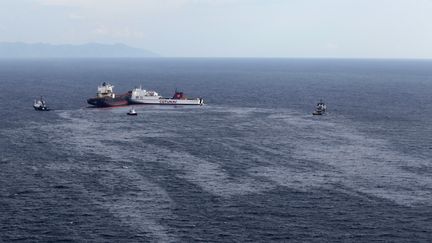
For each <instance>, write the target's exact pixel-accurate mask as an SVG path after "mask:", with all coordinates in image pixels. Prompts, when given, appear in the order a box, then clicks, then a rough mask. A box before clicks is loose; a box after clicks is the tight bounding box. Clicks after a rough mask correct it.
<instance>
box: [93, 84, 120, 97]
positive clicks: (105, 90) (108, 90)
mask: <svg viewBox="0 0 432 243" xmlns="http://www.w3.org/2000/svg"><path fill="white" fill-rule="evenodd" d="M113 88H114V85H112V84H109V83H106V82H103V83H102V85H99V86H98V91H97V94H96V97H97V98H103V97H110V98H115V94H114V92H113Z"/></svg>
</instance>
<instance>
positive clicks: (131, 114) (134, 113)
mask: <svg viewBox="0 0 432 243" xmlns="http://www.w3.org/2000/svg"><path fill="white" fill-rule="evenodd" d="M126 114H127V115H128V116H137V115H138V113H137V112H136V111H135V109H134V108H132V109H130V110H129V112H128V113H126Z"/></svg>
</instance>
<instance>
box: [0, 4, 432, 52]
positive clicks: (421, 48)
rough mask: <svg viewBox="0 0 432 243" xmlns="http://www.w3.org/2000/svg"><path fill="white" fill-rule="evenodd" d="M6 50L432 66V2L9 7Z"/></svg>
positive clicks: (2, 15)
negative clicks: (50, 47) (52, 47)
mask: <svg viewBox="0 0 432 243" xmlns="http://www.w3.org/2000/svg"><path fill="white" fill-rule="evenodd" d="M0 42H29V43H34V42H44V43H52V44H83V43H88V42H97V43H105V44H112V43H124V44H127V45H130V46H133V47H138V48H143V49H147V50H150V51H153V52H156V53H158V54H160V55H162V56H166V57H300V58H310V57H318V58H326V57H330V58H432V0H0Z"/></svg>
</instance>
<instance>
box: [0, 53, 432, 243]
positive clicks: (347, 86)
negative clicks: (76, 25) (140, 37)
mask: <svg viewBox="0 0 432 243" xmlns="http://www.w3.org/2000/svg"><path fill="white" fill-rule="evenodd" d="M104 81H107V82H110V83H112V84H114V85H115V86H116V87H115V92H117V93H122V92H126V91H128V90H130V89H132V88H133V87H134V86H139V85H142V87H143V88H146V89H154V90H156V91H158V92H159V93H160V94H162V95H163V96H171V95H172V94H173V92H174V90H175V89H179V90H182V91H184V92H185V93H186V94H187V95H188V96H190V97H204V99H205V102H206V103H207V105H205V106H203V107H174V106H164V107H159V106H138V107H136V109H137V111H138V112H139V115H138V117H129V116H126V112H127V110H128V108H127V107H121V108H106V109H94V108H88V107H87V104H86V99H87V98H89V97H92V96H94V95H95V93H96V88H97V85H99V84H100V83H101V82H104ZM40 95H43V96H44V97H45V98H46V100H47V102H48V104H49V105H50V107H51V108H52V109H54V110H53V111H50V112H36V111H34V110H33V108H32V104H33V100H34V99H35V98H37V97H38V96H40ZM319 99H323V100H324V101H325V102H326V103H327V104H328V108H329V112H328V115H326V116H322V117H313V116H312V115H311V112H312V111H313V109H314V105H315V103H316V102H317V101H319ZM0 104H2V108H1V109H0V241H5V242H10V241H31V242H34V241H42V242H47V241H59V240H62V241H89V242H142V241H156V242H179V241H184V242H191V241H200V242H213V241H214V242H233V241H237V242H245V241H254V242H269V241H316V242H322V241H331V242H337V241H343V242H358V241H363V242H370V241H375V240H377V241H391V242H394V241H399V242H407V241H415V242H430V241H431V240H432V61H414V60H411V61H401V60H399V61H398V60H294V59H90V60H89V59H87V60H79V59H75V60H62V59H46V60H0Z"/></svg>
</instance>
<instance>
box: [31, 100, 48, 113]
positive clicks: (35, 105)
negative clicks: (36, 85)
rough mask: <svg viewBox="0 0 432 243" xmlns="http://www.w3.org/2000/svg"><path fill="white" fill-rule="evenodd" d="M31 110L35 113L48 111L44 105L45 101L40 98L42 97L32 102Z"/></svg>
mask: <svg viewBox="0 0 432 243" xmlns="http://www.w3.org/2000/svg"><path fill="white" fill-rule="evenodd" d="M33 108H34V109H35V110H37V111H49V110H50V109H49V108H48V106H47V104H46V101H45V100H44V99H43V98H42V96H41V97H40V99H38V100H35V101H34V103H33Z"/></svg>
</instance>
